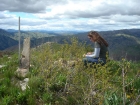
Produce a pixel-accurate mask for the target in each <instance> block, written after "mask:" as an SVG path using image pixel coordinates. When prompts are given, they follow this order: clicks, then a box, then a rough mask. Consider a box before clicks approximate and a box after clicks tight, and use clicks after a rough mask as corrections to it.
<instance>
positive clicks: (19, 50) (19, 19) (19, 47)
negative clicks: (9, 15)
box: [18, 17, 20, 65]
mask: <svg viewBox="0 0 140 105" xmlns="http://www.w3.org/2000/svg"><path fill="white" fill-rule="evenodd" d="M18 34H19V55H18V59H19V65H20V17H19V30H18Z"/></svg>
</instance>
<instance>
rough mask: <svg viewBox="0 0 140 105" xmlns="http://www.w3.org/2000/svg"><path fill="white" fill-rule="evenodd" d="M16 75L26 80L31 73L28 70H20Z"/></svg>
mask: <svg viewBox="0 0 140 105" xmlns="http://www.w3.org/2000/svg"><path fill="white" fill-rule="evenodd" d="M15 73H16V76H17V77H23V78H25V77H26V76H27V74H28V73H29V70H28V69H22V68H18V69H17V71H16V72H15Z"/></svg>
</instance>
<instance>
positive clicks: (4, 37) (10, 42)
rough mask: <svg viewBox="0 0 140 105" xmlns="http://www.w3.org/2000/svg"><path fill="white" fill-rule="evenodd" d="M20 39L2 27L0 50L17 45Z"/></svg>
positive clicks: (0, 30)
mask: <svg viewBox="0 0 140 105" xmlns="http://www.w3.org/2000/svg"><path fill="white" fill-rule="evenodd" d="M17 44H18V41H16V40H14V39H12V38H11V34H10V33H9V32H7V31H5V30H3V29H0V50H4V49H6V48H8V47H12V46H14V45H17Z"/></svg>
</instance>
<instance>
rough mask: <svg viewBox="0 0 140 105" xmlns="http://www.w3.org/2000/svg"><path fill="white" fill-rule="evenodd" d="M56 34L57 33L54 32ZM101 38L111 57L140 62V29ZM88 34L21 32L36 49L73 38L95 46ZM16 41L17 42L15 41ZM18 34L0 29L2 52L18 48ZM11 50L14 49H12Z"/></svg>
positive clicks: (105, 34) (113, 32)
mask: <svg viewBox="0 0 140 105" xmlns="http://www.w3.org/2000/svg"><path fill="white" fill-rule="evenodd" d="M52 33H55V32H52ZM99 33H100V34H101V36H102V37H103V38H105V39H106V40H107V42H108V43H109V51H110V57H111V58H113V59H118V60H119V59H121V58H124V57H125V58H127V59H132V60H140V55H139V54H140V29H122V30H112V31H99ZM87 34H88V32H75V34H74V32H71V31H70V32H66V34H62V35H61V33H60V34H50V33H47V32H38V31H37V32H34V31H33V32H29V31H21V38H22V39H24V38H25V37H29V36H30V37H31V47H36V46H38V45H41V44H43V43H46V42H57V43H60V44H63V43H64V40H65V41H67V42H70V39H71V38H72V37H77V39H78V40H79V42H86V44H87V45H91V46H93V43H92V42H90V41H89V39H88V37H87ZM14 39H15V40H14ZM17 39H18V33H17V32H7V31H5V30H2V29H0V50H4V49H7V48H10V47H12V46H16V45H17V44H18V41H17ZM16 48H18V47H17V46H16ZM11 49H14V47H12V48H11Z"/></svg>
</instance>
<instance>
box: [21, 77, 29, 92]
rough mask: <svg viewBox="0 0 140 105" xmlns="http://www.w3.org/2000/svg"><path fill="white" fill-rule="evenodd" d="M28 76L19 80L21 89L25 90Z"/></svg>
mask: <svg viewBox="0 0 140 105" xmlns="http://www.w3.org/2000/svg"><path fill="white" fill-rule="evenodd" d="M28 82H29V78H25V79H24V80H23V81H20V83H19V85H20V86H21V89H22V90H23V91H24V90H26V87H28V88H29V86H28Z"/></svg>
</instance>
